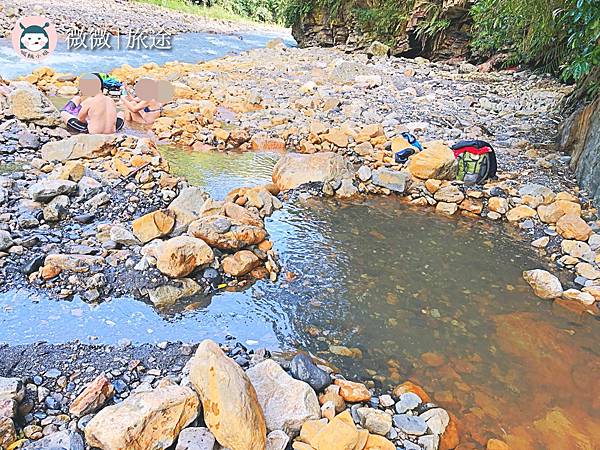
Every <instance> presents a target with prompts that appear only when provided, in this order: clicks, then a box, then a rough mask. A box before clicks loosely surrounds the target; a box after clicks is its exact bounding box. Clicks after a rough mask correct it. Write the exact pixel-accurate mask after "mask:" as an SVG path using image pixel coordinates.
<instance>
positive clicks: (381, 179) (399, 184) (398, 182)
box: [372, 169, 411, 194]
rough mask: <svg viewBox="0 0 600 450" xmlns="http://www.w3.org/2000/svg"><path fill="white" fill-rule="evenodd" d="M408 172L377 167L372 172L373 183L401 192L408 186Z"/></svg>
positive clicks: (409, 177)
mask: <svg viewBox="0 0 600 450" xmlns="http://www.w3.org/2000/svg"><path fill="white" fill-rule="evenodd" d="M410 179H411V176H410V173H408V172H404V171H398V170H391V169H377V170H375V171H374V172H373V179H372V181H373V184H374V185H375V186H379V187H384V188H386V189H389V190H390V191H394V192H397V193H399V194H403V193H404V192H406V189H407V188H408V183H409V181H410Z"/></svg>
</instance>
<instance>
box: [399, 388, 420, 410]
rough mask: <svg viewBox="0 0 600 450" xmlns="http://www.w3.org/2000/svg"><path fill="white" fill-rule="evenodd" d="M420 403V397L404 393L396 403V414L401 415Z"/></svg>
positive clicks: (411, 393)
mask: <svg viewBox="0 0 600 450" xmlns="http://www.w3.org/2000/svg"><path fill="white" fill-rule="evenodd" d="M420 403H421V397H419V396H418V395H417V394H415V393H413V392H406V393H404V394H402V395H401V396H400V399H399V400H398V402H397V403H396V412H397V413H398V414H403V413H405V412H406V411H410V410H413V409H415V408H416V407H417V406H419V404H420Z"/></svg>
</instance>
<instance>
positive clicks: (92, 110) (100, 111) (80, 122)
mask: <svg viewBox="0 0 600 450" xmlns="http://www.w3.org/2000/svg"><path fill="white" fill-rule="evenodd" d="M79 90H80V92H81V95H82V96H83V97H86V98H85V100H83V101H81V97H80V96H76V97H73V99H71V100H70V101H69V102H68V103H67V105H66V106H65V107H64V108H63V110H62V111H61V116H62V118H63V120H64V122H65V123H66V124H67V128H68V129H69V130H70V131H74V132H76V133H90V134H112V133H115V132H116V131H118V130H120V129H121V128H123V124H124V121H123V117H120V116H121V114H118V113H117V107H116V106H115V102H114V101H113V100H112V99H111V98H109V97H107V96H106V95H104V93H103V92H102V80H101V79H100V77H99V76H97V75H93V74H92V75H89V74H86V75H82V76H81V77H80V79H79Z"/></svg>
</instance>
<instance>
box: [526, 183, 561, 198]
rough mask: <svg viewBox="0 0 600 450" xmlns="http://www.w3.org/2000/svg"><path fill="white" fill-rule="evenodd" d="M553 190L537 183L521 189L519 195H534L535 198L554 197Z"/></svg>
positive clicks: (528, 184)
mask: <svg viewBox="0 0 600 450" xmlns="http://www.w3.org/2000/svg"><path fill="white" fill-rule="evenodd" d="M552 193H553V192H552V189H550V188H549V187H546V186H543V185H541V184H536V183H527V184H524V185H523V186H521V187H520V188H519V195H520V196H521V197H523V196H525V195H533V196H534V197H547V196H550V195H552Z"/></svg>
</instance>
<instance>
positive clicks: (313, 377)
mask: <svg viewBox="0 0 600 450" xmlns="http://www.w3.org/2000/svg"><path fill="white" fill-rule="evenodd" d="M290 372H291V374H292V376H293V377H294V378H296V379H297V380H301V381H304V382H305V383H308V384H309V385H310V387H312V388H313V389H314V390H315V391H317V392H320V391H322V390H323V389H325V388H326V387H327V386H329V385H330V384H331V377H330V376H329V374H328V373H327V372H325V371H324V370H323V369H321V368H319V367H318V366H317V365H316V364H315V363H314V362H313V361H312V358H311V357H310V356H308V355H306V354H304V353H301V354H299V355H296V356H294V359H292V361H291V363H290Z"/></svg>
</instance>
